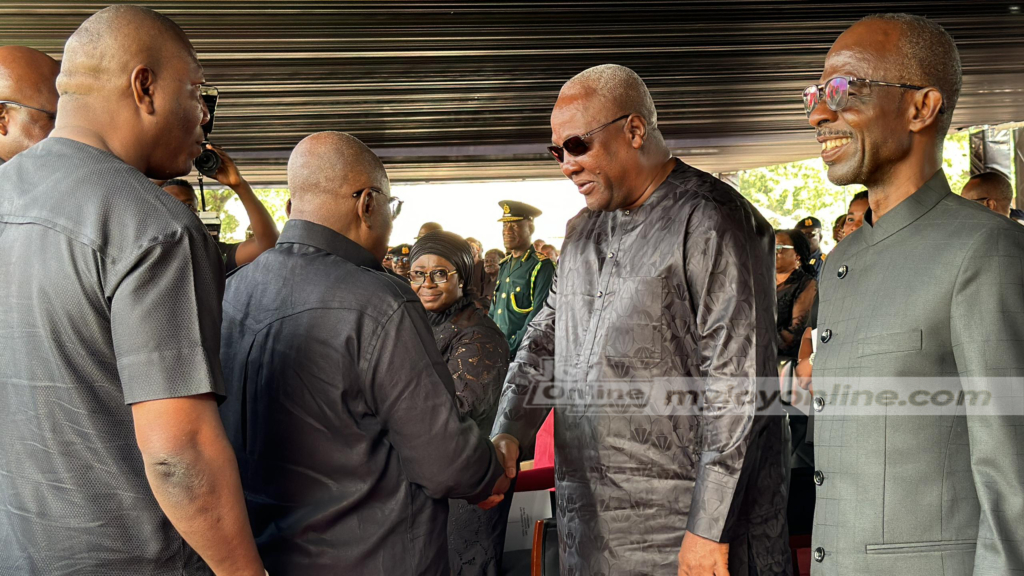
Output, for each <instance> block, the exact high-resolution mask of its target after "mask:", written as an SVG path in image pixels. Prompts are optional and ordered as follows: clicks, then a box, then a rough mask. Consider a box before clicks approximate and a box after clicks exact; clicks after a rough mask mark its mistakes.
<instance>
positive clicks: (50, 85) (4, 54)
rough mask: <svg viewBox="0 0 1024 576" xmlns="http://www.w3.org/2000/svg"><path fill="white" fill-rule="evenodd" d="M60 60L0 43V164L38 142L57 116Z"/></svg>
mask: <svg viewBox="0 0 1024 576" xmlns="http://www.w3.org/2000/svg"><path fill="white" fill-rule="evenodd" d="M58 73H60V64H58V63H57V61H56V60H54V59H53V58H50V57H49V56H47V55H46V54H43V53H42V52H39V51H38V50H33V49H31V48H26V47H24V46H0V165H2V164H3V163H4V162H8V161H10V159H11V158H14V157H15V156H16V155H17V154H19V153H20V152H24V151H25V150H27V149H28V148H29V147H31V146H33V145H34V144H35V143H37V142H39V141H40V140H42V139H43V138H46V136H47V135H48V134H49V133H50V131H51V130H53V123H54V120H55V119H56V117H57V100H58V95H57V86H56V81H57V74H58Z"/></svg>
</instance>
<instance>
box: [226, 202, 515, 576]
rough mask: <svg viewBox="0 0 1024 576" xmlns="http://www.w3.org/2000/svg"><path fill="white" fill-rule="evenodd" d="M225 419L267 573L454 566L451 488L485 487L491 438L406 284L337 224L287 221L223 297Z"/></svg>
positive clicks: (469, 491) (413, 573)
mask: <svg viewBox="0 0 1024 576" xmlns="http://www.w3.org/2000/svg"><path fill="white" fill-rule="evenodd" d="M222 334H223V344H224V346H223V347H224V352H223V355H222V356H223V361H224V375H225V384H226V386H227V389H228V398H227V400H226V401H225V402H224V404H223V405H222V406H221V415H222V417H223V419H224V427H225V429H226V431H227V434H228V439H229V440H230V441H231V445H232V446H233V447H234V449H235V454H236V455H237V457H238V467H239V470H240V472H241V478H242V487H243V488H244V489H245V497H246V503H247V505H248V509H249V521H250V523H251V525H252V528H253V535H254V536H255V537H256V545H257V546H258V547H259V551H260V556H261V557H262V558H263V562H264V564H265V565H266V567H267V570H268V571H269V572H270V573H271V574H284V575H287V574H296V575H302V576H321V575H323V576H328V575H330V576H334V575H337V574H344V575H345V576H383V575H392V574H395V575H399V574H401V575H403V576H404V575H409V576H443V575H447V574H448V554H447V546H446V538H445V535H446V530H445V528H446V525H447V519H448V499H449V498H463V499H466V500H469V501H472V502H474V503H476V502H479V501H480V500H483V499H484V498H485V497H487V496H489V495H490V493H491V489H493V487H494V485H495V484H496V483H497V481H498V478H499V477H500V476H501V474H502V473H503V470H502V468H501V467H500V466H499V465H498V459H497V457H496V456H495V452H494V446H493V445H492V444H491V442H490V440H489V439H488V438H487V437H486V436H485V435H484V434H482V433H481V432H480V430H479V429H478V428H477V426H476V425H475V424H473V423H472V422H470V421H469V420H468V419H467V418H466V417H464V416H462V415H460V414H459V413H458V410H457V409H456V407H455V402H454V396H455V394H454V386H453V384H452V377H451V374H450V372H449V371H448V368H447V366H446V365H445V363H444V361H443V360H442V358H441V355H440V354H439V353H438V351H437V347H436V345H435V341H434V335H433V332H432V330H431V328H430V325H429V324H428V323H427V318H426V315H425V313H424V311H423V305H422V304H420V300H419V298H418V297H417V296H416V294H415V293H414V292H413V291H412V289H411V288H410V287H409V282H408V281H407V280H404V279H400V278H395V277H394V276H392V275H390V274H387V273H385V272H384V269H383V268H382V267H381V265H380V260H379V259H377V258H374V257H373V255H371V254H370V253H369V252H367V251H366V250H365V249H363V248H362V247H361V246H359V245H358V244H356V243H355V242H352V241H351V240H349V239H348V238H345V237H344V236H342V235H341V234H338V233H337V232H335V231H334V230H331V229H329V228H326V227H324V226H320V225H318V224H314V223H312V222H307V221H303V220H295V219H292V220H289V221H288V223H287V224H285V227H284V230H283V231H282V232H281V237H280V238H279V239H278V242H277V246H275V247H274V248H273V249H272V250H269V251H267V252H264V253H263V254H262V255H260V257H259V258H257V259H256V260H255V261H254V262H253V263H251V264H248V265H246V266H243V267H241V268H239V269H238V270H236V271H235V272H234V273H233V274H232V275H231V276H230V277H229V278H228V281H227V290H226V293H225V296H224V325H223V332H222Z"/></svg>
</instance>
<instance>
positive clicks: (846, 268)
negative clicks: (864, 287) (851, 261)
mask: <svg viewBox="0 0 1024 576" xmlns="http://www.w3.org/2000/svg"><path fill="white" fill-rule="evenodd" d="M849 271H850V267H849V266H847V265H846V264H843V265H842V266H840V267H839V272H836V276H839V279H840V280H842V279H843V278H846V273H847V272H849Z"/></svg>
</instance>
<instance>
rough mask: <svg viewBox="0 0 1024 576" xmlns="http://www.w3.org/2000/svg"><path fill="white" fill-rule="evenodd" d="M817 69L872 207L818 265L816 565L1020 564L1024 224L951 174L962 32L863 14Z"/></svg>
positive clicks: (880, 570) (1011, 568)
mask: <svg viewBox="0 0 1024 576" xmlns="http://www.w3.org/2000/svg"><path fill="white" fill-rule="evenodd" d="M837 78H838V79H841V80H838V81H837V80H836V79H837ZM851 79H861V80H851ZM864 79H866V80H864ZM819 82H820V83H821V84H823V85H825V89H824V92H825V94H824V98H821V97H820V91H819V90H817V89H816V88H813V87H812V88H809V89H808V91H805V92H804V102H805V105H806V107H807V111H808V120H809V122H810V124H811V126H812V127H813V128H814V129H815V130H816V133H817V136H818V140H819V142H821V143H822V158H823V159H824V161H825V164H826V165H827V166H828V177H829V179H830V180H831V181H832V182H833V183H835V184H843V185H846V184H862V185H864V186H866V187H867V189H868V199H867V204H868V209H867V211H866V212H865V213H864V220H863V225H862V226H861V227H860V229H859V230H857V232H856V233H853V234H850V235H849V236H848V237H846V238H845V239H844V240H843V241H842V242H840V243H839V245H838V246H837V247H836V249H835V250H834V251H833V252H832V254H831V255H830V257H829V258H828V260H827V261H826V262H825V266H824V268H823V269H822V272H821V275H820V282H821V287H820V293H821V298H820V302H819V310H818V322H817V333H818V340H819V343H818V345H817V349H816V351H815V355H814V360H813V382H814V386H813V388H814V398H813V403H812V406H813V410H814V415H815V427H814V444H815V452H814V462H815V466H816V467H817V470H816V471H815V472H814V476H813V478H814V483H815V484H816V486H817V488H816V494H817V504H816V507H815V513H814V529H813V535H812V540H813V543H812V547H813V551H812V557H813V559H814V562H813V563H812V569H811V574H813V575H815V576H823V575H833V574H835V575H839V574H842V575H843V576H869V575H871V576H873V575H876V574H899V575H901V576H931V575H936V574H941V575H942V576H970V575H975V576H977V575H979V574H1024V522H1022V521H1021V518H1024V463H1022V459H1021V456H1020V454H1021V450H1020V446H1021V438H1022V431H1024V408H1022V407H1024V384H1022V382H1024V380H1022V379H1024V309H1022V308H1021V302H1022V301H1024V275H1022V274H1024V273H1022V271H1021V255H1022V254H1024V228H1022V227H1021V226H1020V225H1018V224H1017V223H1015V222H1013V221H1011V220H1010V219H1008V218H1004V217H1002V216H1000V215H997V214H995V213H993V212H992V211H990V210H988V209H987V208H985V207H984V206H981V205H979V204H978V203H975V202H971V201H970V200H967V199H965V198H961V197H960V196H958V195H956V194H953V193H952V192H951V191H950V189H949V184H948V182H947V180H946V176H945V174H944V173H943V171H942V148H943V140H944V137H945V136H946V133H947V131H948V129H949V126H950V121H951V118H952V115H953V111H954V108H955V107H956V102H957V99H958V97H959V94H960V87H961V68H960V57H959V54H958V52H957V48H956V44H955V43H954V42H953V39H952V38H951V37H950V36H949V34H947V33H946V32H945V30H943V29H942V27H941V26H939V25H938V24H936V23H934V22H931V21H929V20H927V19H925V18H921V17H919V16H910V15H906V14H883V15H876V16H871V17H868V18H865V19H863V20H861V21H860V22H858V23H857V24H855V25H853V26H852V27H850V28H849V29H848V30H846V31H845V32H844V33H843V34H842V35H840V36H839V38H838V39H837V40H836V41H835V43H834V44H833V45H832V48H831V50H830V51H829V53H828V55H827V57H826V58H825V66H824V71H823V73H822V74H821V79H820V81H819ZM830 91H831V95H830V93H829V92H830ZM847 91H848V92H847ZM844 93H845V94H844ZM808 96H810V98H808ZM851 387H852V388H853V389H854V393H852V394H850V393H848V392H849V391H850V389H851ZM869 395H870V396H873V398H874V399H875V401H874V402H872V400H867V401H866V403H867V404H868V405H869V406H868V407H865V402H864V400H863V399H864V397H865V396H869ZM946 397H949V398H951V399H955V398H961V399H963V400H961V401H959V403H958V404H957V407H956V409H947V408H944V407H945V406H947V404H949V403H946V402H945V400H944V399H945V398H946ZM979 397H981V398H982V400H981V401H978V400H976V399H977V398H979ZM986 397H987V398H989V401H986V400H984V398H986ZM851 398H852V399H853V400H852V402H848V400H849V399H851ZM921 398H926V399H927V398H930V399H932V401H924V402H922V401H921ZM950 403H951V402H950ZM890 407H896V408H895V409H894V408H890ZM899 407H904V408H899ZM950 408H952V406H950Z"/></svg>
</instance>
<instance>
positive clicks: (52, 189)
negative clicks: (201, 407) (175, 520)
mask: <svg viewBox="0 0 1024 576" xmlns="http://www.w3.org/2000/svg"><path fill="white" fill-rule="evenodd" d="M223 289H224V271H223V269H222V268H221V264H220V257H219V254H218V252H217V246H216V244H215V243H214V241H213V239H212V238H211V237H210V235H209V233H207V231H206V229H205V228H204V227H203V225H202V223H200V221H199V219H198V218H196V217H195V215H193V214H192V212H191V211H190V210H189V209H188V208H187V207H186V206H185V205H184V204H182V203H181V202H179V201H178V200H176V199H175V198H174V197H172V196H171V195H170V194H167V193H166V192H164V191H163V190H161V189H160V188H159V187H157V186H156V185H155V184H153V183H152V182H151V181H150V180H149V179H148V178H146V177H145V176H144V175H143V174H142V173H140V172H139V171H138V170H136V169H135V168H132V167H131V166H128V165H127V164H125V163H124V162H122V161H121V160H119V159H118V158H116V157H115V156H113V155H111V154H109V153H107V152H104V151H102V150H98V149H96V148H93V147H91V146H87V145H85V144H82V143H79V142H75V141H73V140H67V139H64V138H48V139H46V140H44V141H42V142H40V143H39V144H37V145H36V146H34V147H32V148H30V149H29V150H28V151H26V152H23V153H21V154H19V155H18V156H17V157H15V159H14V160H13V161H11V162H8V163H6V164H4V165H3V167H2V168H0V294H2V299H3V302H4V304H3V305H2V306H0V336H2V339H3V346H0V574H3V575H4V576H21V575H25V576H29V575H31V576H63V575H68V576H71V575H75V576H78V575H82V574H103V575H109V576H122V575H123V576H137V575H140V574H147V575H160V576H163V575H166V576H171V575H174V576H182V575H185V576H196V575H200V574H209V573H210V572H209V570H208V569H207V568H206V565H205V563H204V562H203V561H202V559H200V558H199V556H198V555H197V554H196V553H195V552H194V551H192V549H191V548H189V546H188V544H187V543H186V542H185V541H184V540H183V539H182V538H181V536H180V535H179V534H178V532H177V531H176V530H175V529H174V527H173V526H172V525H171V523H170V521H168V520H167V518H166V517H165V516H164V514H163V512H162V511H161V510H160V507H159V506H158V505H157V502H156V499H155V498H154V497H153V493H152V491H151V489H150V487H149V482H148V481H147V480H146V474H145V469H144V467H143V462H142V455H141V454H140V452H139V447H138V445H137V444H136V441H135V427H134V420H133V418H132V410H131V407H130V406H127V405H126V404H132V403H135V402H143V401H147V400H158V399H164V398H173V397H182V396H193V395H198V394H205V393H210V392H213V393H217V394H222V393H223V391H224V388H223V383H222V379H221V371H220V360H219V359H218V352H219V344H220V317H221V295H222V294H223Z"/></svg>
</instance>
